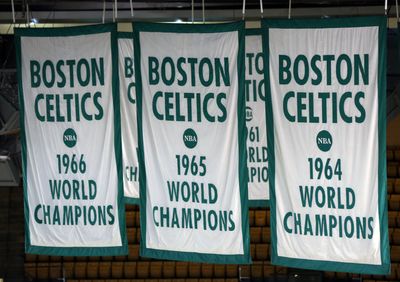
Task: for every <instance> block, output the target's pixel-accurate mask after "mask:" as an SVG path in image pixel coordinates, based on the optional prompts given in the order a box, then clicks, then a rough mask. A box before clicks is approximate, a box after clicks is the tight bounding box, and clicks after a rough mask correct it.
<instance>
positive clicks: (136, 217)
mask: <svg viewBox="0 0 400 282" xmlns="http://www.w3.org/2000/svg"><path fill="white" fill-rule="evenodd" d="M135 227H140V211H139V210H137V211H136V212H135Z"/></svg>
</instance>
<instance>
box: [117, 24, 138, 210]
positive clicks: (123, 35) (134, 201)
mask: <svg viewBox="0 0 400 282" xmlns="http://www.w3.org/2000/svg"><path fill="white" fill-rule="evenodd" d="M118 39H132V40H133V32H118ZM132 56H133V54H132ZM124 202H125V204H128V205H139V198H134V197H127V196H124Z"/></svg>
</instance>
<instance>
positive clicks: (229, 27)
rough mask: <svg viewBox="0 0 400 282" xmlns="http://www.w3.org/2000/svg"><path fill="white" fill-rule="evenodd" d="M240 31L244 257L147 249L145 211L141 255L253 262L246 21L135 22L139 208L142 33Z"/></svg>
mask: <svg viewBox="0 0 400 282" xmlns="http://www.w3.org/2000/svg"><path fill="white" fill-rule="evenodd" d="M229 31H238V36H239V38H238V40H239V41H238V43H239V53H238V77H239V81H238V83H239V93H238V103H239V104H238V138H239V144H238V145H239V167H238V170H239V183H240V184H239V189H240V200H241V208H242V210H241V212H242V236H243V251H244V254H243V255H217V254H205V253H194V252H181V251H167V250H158V249H151V248H147V246H146V216H147V215H146V212H141V213H140V226H141V229H140V232H141V234H140V235H141V244H140V255H141V256H147V257H153V258H158V259H169V260H185V261H196V262H208V263H224V264H226V263H229V264H236V263H237V264H239V263H240V264H248V263H251V257H250V235H249V233H250V231H249V224H248V220H249V219H248V206H247V204H248V203H247V202H248V194H247V192H248V191H247V163H246V138H245V137H246V136H245V134H244V132H245V131H244V129H245V119H244V117H245V103H244V102H245V95H244V94H245V92H244V90H245V89H244V51H245V50H244V35H245V34H244V22H243V21H240V22H234V23H229V24H210V25H181V24H158V23H133V38H134V54H135V60H134V61H135V69H136V70H138V71H136V72H135V74H136V77H135V78H136V81H137V82H138V83H137V84H136V95H137V103H138V104H137V115H138V136H139V142H138V143H139V144H138V145H139V171H140V174H139V183H140V188H139V194H140V197H139V202H140V209H141V210H142V211H145V210H146V206H147V197H146V194H147V182H146V179H147V176H146V170H145V157H144V150H143V148H144V145H143V106H142V105H143V97H142V95H143V93H142V83H141V81H142V78H141V71H140V70H141V63H140V58H141V48H140V32H168V33H217V32H229ZM241 133H242V134H241Z"/></svg>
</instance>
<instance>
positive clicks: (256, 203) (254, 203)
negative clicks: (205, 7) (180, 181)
mask: <svg viewBox="0 0 400 282" xmlns="http://www.w3.org/2000/svg"><path fill="white" fill-rule="evenodd" d="M245 34H246V37H247V36H261V35H262V29H261V28H247V29H246V30H245ZM261 42H262V41H261ZM261 47H262V49H261V51H262V52H264V47H263V46H261ZM265 115H266V113H265ZM264 120H266V117H264ZM265 132H267V130H266V128H265ZM267 143H268V141H267ZM267 163H269V161H267ZM267 185H268V184H267ZM266 188H267V189H269V188H268V186H266ZM269 202H270V200H269V199H265V198H264V199H263V198H260V199H256V200H250V199H249V207H250V208H258V207H260V208H264V207H269Z"/></svg>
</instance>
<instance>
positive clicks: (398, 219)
mask: <svg viewBox="0 0 400 282" xmlns="http://www.w3.org/2000/svg"><path fill="white" fill-rule="evenodd" d="M388 222H389V227H400V225H399V223H400V215H399V212H398V211H389V212H388Z"/></svg>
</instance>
